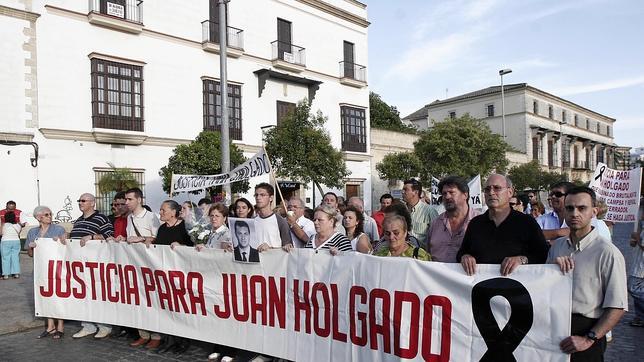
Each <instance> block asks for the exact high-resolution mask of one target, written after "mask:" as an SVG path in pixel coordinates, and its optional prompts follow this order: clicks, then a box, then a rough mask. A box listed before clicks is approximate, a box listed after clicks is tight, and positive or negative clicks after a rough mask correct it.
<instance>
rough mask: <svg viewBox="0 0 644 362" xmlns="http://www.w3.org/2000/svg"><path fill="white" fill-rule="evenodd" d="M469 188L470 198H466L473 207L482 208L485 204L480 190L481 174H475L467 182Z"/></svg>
mask: <svg viewBox="0 0 644 362" xmlns="http://www.w3.org/2000/svg"><path fill="white" fill-rule="evenodd" d="M467 186H469V188H470V199H469V200H467V201H468V203H469V204H470V206H471V207H472V208H473V209H482V208H483V205H484V204H485V199H483V194H482V192H481V175H476V177H474V178H473V179H471V180H470V182H468V183H467Z"/></svg>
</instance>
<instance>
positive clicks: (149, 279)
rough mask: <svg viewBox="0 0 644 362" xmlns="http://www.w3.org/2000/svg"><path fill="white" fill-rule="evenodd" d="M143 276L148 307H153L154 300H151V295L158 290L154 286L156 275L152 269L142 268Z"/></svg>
mask: <svg viewBox="0 0 644 362" xmlns="http://www.w3.org/2000/svg"><path fill="white" fill-rule="evenodd" d="M141 274H142V275H143V289H144V290H145V299H146V301H147V302H148V307H151V306H152V298H150V293H151V292H153V291H155V290H156V288H155V286H154V273H153V272H152V270H151V269H150V268H146V267H141Z"/></svg>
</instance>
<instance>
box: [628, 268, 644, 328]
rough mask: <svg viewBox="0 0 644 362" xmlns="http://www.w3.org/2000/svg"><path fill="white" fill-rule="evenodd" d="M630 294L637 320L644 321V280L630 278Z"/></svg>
mask: <svg viewBox="0 0 644 362" xmlns="http://www.w3.org/2000/svg"><path fill="white" fill-rule="evenodd" d="M628 292H629V293H631V296H632V297H633V304H634V305H635V318H638V319H640V320H644V278H638V277H634V276H629V277H628Z"/></svg>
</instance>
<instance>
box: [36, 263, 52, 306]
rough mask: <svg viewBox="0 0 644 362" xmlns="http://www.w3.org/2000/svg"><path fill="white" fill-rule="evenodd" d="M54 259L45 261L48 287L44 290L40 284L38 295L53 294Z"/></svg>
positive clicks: (48, 295) (47, 296) (49, 295)
mask: <svg viewBox="0 0 644 362" xmlns="http://www.w3.org/2000/svg"><path fill="white" fill-rule="evenodd" d="M54 262H55V261H54V260H50V261H49V262H48V263H47V287H48V288H49V289H48V290H45V287H43V286H42V285H41V286H40V288H39V290H40V295H42V296H43V297H45V298H49V297H51V296H52V295H54V278H55V276H54Z"/></svg>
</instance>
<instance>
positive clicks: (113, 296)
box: [105, 263, 119, 303]
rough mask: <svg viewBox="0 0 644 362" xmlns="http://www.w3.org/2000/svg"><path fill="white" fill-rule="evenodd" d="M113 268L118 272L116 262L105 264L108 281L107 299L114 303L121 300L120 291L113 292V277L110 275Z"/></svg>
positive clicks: (106, 279)
mask: <svg viewBox="0 0 644 362" xmlns="http://www.w3.org/2000/svg"><path fill="white" fill-rule="evenodd" d="M111 270H113V271H114V274H118V273H117V272H116V264H114V263H109V264H107V265H106V266H105V281H106V283H107V300H109V301H110V302H112V303H116V302H118V301H119V293H118V292H116V291H114V294H112V289H113V288H112V277H111V275H110V271H111Z"/></svg>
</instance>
